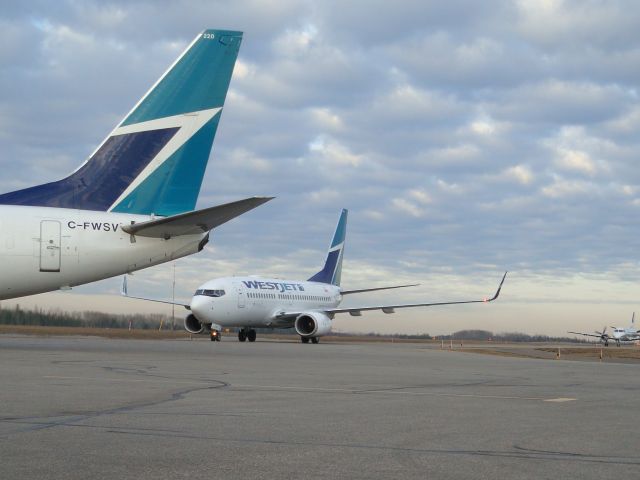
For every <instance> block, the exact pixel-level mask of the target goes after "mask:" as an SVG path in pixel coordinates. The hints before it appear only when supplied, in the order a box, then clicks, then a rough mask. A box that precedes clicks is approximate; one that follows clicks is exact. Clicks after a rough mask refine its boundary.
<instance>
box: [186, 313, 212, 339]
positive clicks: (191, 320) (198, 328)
mask: <svg viewBox="0 0 640 480" xmlns="http://www.w3.org/2000/svg"><path fill="white" fill-rule="evenodd" d="M184 329H185V330H186V331H187V332H189V333H196V334H197V333H204V331H205V330H208V329H207V325H204V324H202V323H200V320H198V319H197V318H196V317H195V315H193V313H190V314H189V315H187V317H186V318H185V319H184Z"/></svg>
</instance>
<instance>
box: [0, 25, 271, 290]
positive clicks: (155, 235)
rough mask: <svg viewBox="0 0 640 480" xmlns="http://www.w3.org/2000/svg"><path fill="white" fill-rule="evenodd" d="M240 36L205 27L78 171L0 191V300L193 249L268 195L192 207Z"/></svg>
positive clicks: (122, 270)
mask: <svg viewBox="0 0 640 480" xmlns="http://www.w3.org/2000/svg"><path fill="white" fill-rule="evenodd" d="M241 41H242V33H241V32H232V31H225V30H205V31H204V32H202V33H201V34H199V35H198V36H197V37H196V38H195V39H194V40H193V42H192V43H191V45H189V46H188V47H187V49H186V50H185V51H184V53H183V54H182V55H181V56H180V57H179V58H178V59H177V60H176V61H175V63H174V64H173V65H172V66H171V67H170V68H169V70H167V72H166V73H165V74H164V75H163V76H162V77H161V78H160V80H158V81H157V82H156V84H155V85H154V86H153V87H151V89H150V90H149V92H148V93H147V94H146V95H145V96H144V97H143V98H142V99H141V100H140V101H139V102H138V103H137V104H136V106H135V107H133V109H132V110H131V112H129V114H127V116H126V117H125V118H124V120H122V122H120V124H118V126H116V128H115V129H114V130H113V131H112V132H111V133H110V134H109V135H108V136H107V138H106V139H105V140H104V141H103V142H102V144H101V145H100V146H99V147H98V148H97V149H96V150H95V152H93V154H92V155H91V156H90V157H89V159H88V160H87V161H86V162H85V163H84V164H82V165H81V166H80V167H79V168H78V169H77V170H75V171H74V172H73V173H71V174H70V175H69V176H67V177H66V178H63V179H62V180H58V181H54V182H50V183H46V184H43V185H37V186H34V187H30V188H26V189H23V190H18V191H15V192H10V193H5V194H2V195H0V265H1V267H0V300H4V299H7V298H15V297H21V296H24V295H33V294H36V293H42V292H49V291H52V290H58V289H68V288H71V287H72V286H75V285H81V284H84V283H88V282H94V281H96V280H102V279H104V278H109V277H113V276H117V275H121V274H123V273H127V272H132V271H135V270H140V269H142V268H146V267H150V266H152V265H157V264H159V263H164V262H168V261H170V260H174V259H176V258H180V257H184V256H185V255H190V254H192V253H196V252H199V251H200V250H202V249H203V248H204V246H205V245H206V244H207V242H208V241H209V232H210V230H212V229H213V228H215V227H217V226H219V225H222V224H223V223H225V222H227V221H229V220H231V219H232V218H234V217H237V216H238V215H241V214H243V213H245V212H247V211H249V210H251V209H253V208H255V207H257V206H259V205H261V204H263V203H264V202H266V201H268V200H270V198H265V197H253V198H247V199H244V200H240V201H237V202H232V203H228V204H225V205H219V206H216V207H211V208H207V209H204V210H197V211H193V209H194V208H195V205H196V200H197V198H198V193H199V192H200V186H201V184H202V178H203V176H204V172H205V168H206V166H207V161H208V160H209V154H210V152H211V145H212V143H213V138H214V136H215V133H216V130H217V128H218V123H219V121H220V115H221V112H222V107H223V105H224V100H225V97H226V95H227V90H228V88H229V82H230V80H231V74H232V72H233V67H234V65H235V62H236V58H237V56H238V50H239V48H240V43H241ZM116 76H117V73H116ZM17 167H18V166H17ZM18 168H19V167H18ZM5 174H6V172H5Z"/></svg>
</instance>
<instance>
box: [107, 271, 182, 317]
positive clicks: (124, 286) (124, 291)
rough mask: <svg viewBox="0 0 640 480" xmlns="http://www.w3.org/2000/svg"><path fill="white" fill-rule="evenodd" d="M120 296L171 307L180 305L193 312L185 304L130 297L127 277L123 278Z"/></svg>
mask: <svg viewBox="0 0 640 480" xmlns="http://www.w3.org/2000/svg"><path fill="white" fill-rule="evenodd" d="M120 295H122V296H123V297H127V298H135V299H137V300H146V301H147V302H158V303H168V304H169V305H179V306H180V307H184V308H186V309H187V310H191V305H190V304H188V303H184V302H174V301H171V300H159V299H156V298H145V297H134V296H133V295H129V292H128V287H127V276H126V275H124V276H123V277H122V286H121V287H120Z"/></svg>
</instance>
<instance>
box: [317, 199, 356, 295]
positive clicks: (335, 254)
mask: <svg viewBox="0 0 640 480" xmlns="http://www.w3.org/2000/svg"><path fill="white" fill-rule="evenodd" d="M348 213H349V212H348V210H346V209H345V210H342V213H341V214H340V219H339V220H338V225H337V226H336V231H335V233H334V234H333V239H332V240H331V245H329V251H328V252H327V257H326V259H325V262H324V267H323V268H322V270H320V271H319V272H318V273H316V274H315V275H314V276H313V277H311V278H310V279H309V281H310V282H321V283H330V284H332V285H340V276H341V274H342V257H343V255H344V242H345V238H346V236H347V215H348Z"/></svg>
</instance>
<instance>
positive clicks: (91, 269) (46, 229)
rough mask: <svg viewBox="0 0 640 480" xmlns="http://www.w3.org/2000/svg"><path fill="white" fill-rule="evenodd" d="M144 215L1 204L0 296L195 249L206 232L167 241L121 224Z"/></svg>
mask: <svg viewBox="0 0 640 480" xmlns="http://www.w3.org/2000/svg"><path fill="white" fill-rule="evenodd" d="M150 219H152V217H150V216H148V215H132V214H124V213H113V212H97V211H88V210H76V209H66V208H47V207H29V206H11V205H2V206H0V265H2V272H1V273H0V300H4V299H7V298H14V297H20V296H24V295H33V294H37V293H42V292H47V291H51V290H57V289H61V288H62V289H65V288H67V287H73V286H75V285H80V284H84V283H89V282H94V281H96V280H102V279H104V278H109V277H113V276H117V275H121V274H123V273H127V272H132V271H135V270H140V269H142V268H146V267H150V266H152V265H157V264H159V263H164V262H167V261H170V260H173V259H176V258H180V257H183V256H185V255H190V254H193V253H196V252H198V251H199V250H201V249H202V247H203V246H204V244H206V238H207V235H208V234H207V233H206V232H204V233H200V234H195V235H181V236H175V237H172V238H170V239H169V240H165V239H163V238H149V237H143V236H135V237H133V236H132V235H129V234H127V233H126V232H124V231H122V228H121V227H122V226H123V225H130V224H131V223H132V222H135V223H140V222H145V221H148V220H150Z"/></svg>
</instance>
